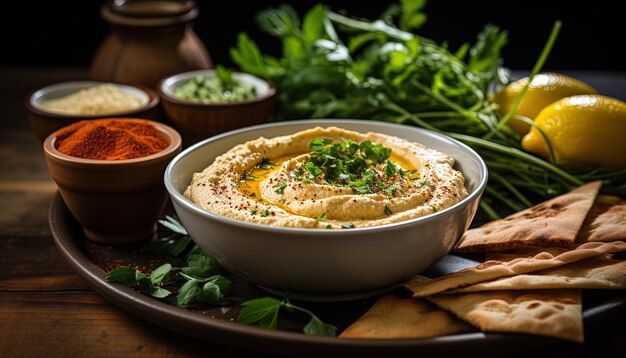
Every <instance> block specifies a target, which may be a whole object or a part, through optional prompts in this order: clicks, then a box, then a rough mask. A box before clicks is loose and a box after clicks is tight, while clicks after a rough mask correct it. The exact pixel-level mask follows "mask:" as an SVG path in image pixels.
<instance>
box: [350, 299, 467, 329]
mask: <svg viewBox="0 0 626 358" xmlns="http://www.w3.org/2000/svg"><path fill="white" fill-rule="evenodd" d="M471 331H475V328H474V327H472V326H471V325H469V324H467V323H465V322H463V321H461V320H459V319H458V318H456V317H454V316H453V315H451V314H450V313H448V312H447V311H444V310H441V309H439V308H437V307H436V306H433V305H432V304H430V303H428V302H426V301H424V300H420V299H414V298H404V299H403V298H398V297H396V296H394V295H385V296H383V297H381V298H380V299H379V300H378V301H377V302H376V303H375V304H374V305H373V306H372V307H371V308H370V309H369V310H368V311H367V312H366V313H365V314H364V315H363V316H361V318H359V319H358V320H356V321H355V322H354V323H352V324H351V325H350V326H349V327H348V328H346V329H345V330H344V331H343V332H341V334H340V335H339V338H378V339H392V338H423V337H434V336H445V335H449V334H457V333H464V332H471Z"/></svg>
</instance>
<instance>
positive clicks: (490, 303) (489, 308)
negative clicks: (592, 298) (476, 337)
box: [426, 290, 583, 342]
mask: <svg viewBox="0 0 626 358" xmlns="http://www.w3.org/2000/svg"><path fill="white" fill-rule="evenodd" d="M426 299H427V300H429V301H431V302H433V303H434V304H436V305H437V306H439V307H441V308H443V309H445V310H447V311H450V312H452V313H454V314H455V315H456V316H457V317H459V318H461V319H463V320H465V321H467V322H469V323H471V324H473V325H475V326H476V327H479V328H480V330H481V331H485V332H515V333H527V334H534V335H542V336H549V337H555V338H561V339H567V340H571V341H575V342H583V320H582V304H581V296H580V291H579V290H539V291H534V290H526V291H488V292H475V293H461V294H455V295H434V296H429V297H427V298H426Z"/></svg>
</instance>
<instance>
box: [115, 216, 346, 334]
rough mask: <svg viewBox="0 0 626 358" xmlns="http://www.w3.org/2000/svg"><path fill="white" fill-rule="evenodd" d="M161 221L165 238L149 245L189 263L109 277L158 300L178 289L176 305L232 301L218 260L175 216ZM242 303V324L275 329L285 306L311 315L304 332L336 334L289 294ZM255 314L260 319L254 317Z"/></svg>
mask: <svg viewBox="0 0 626 358" xmlns="http://www.w3.org/2000/svg"><path fill="white" fill-rule="evenodd" d="M159 222H160V223H161V224H162V225H163V226H164V227H165V229H166V231H168V232H167V233H166V234H165V235H164V237H160V238H157V239H156V240H155V242H151V243H150V244H148V245H149V248H151V249H154V248H155V247H156V248H160V250H161V251H160V252H161V253H165V252H168V253H170V254H171V255H173V256H175V258H177V257H176V256H182V254H183V253H186V254H185V256H184V259H185V263H186V265H184V266H181V267H176V266H174V265H172V264H171V263H165V264H163V265H161V266H159V267H157V268H156V269H154V270H153V271H152V272H150V273H144V272H141V271H140V270H137V269H135V268H132V267H118V268H116V269H113V270H111V271H110V272H109V273H108V274H107V275H106V280H107V281H109V282H112V283H118V284H121V285H124V286H127V287H131V288H133V289H136V290H137V291H138V292H140V293H142V294H145V295H150V296H152V297H155V298H158V299H163V298H166V297H169V296H171V295H172V294H173V292H176V304H177V305H178V306H180V307H191V306H199V305H220V306H221V305H226V304H230V303H232V300H229V297H228V294H229V293H230V289H231V284H232V282H231V280H229V279H228V278H227V277H225V276H223V275H222V274H221V271H222V268H221V267H220V265H219V264H218V263H217V261H215V260H214V259H213V258H212V257H210V256H208V255H206V254H205V253H203V252H202V250H200V248H199V247H198V246H197V245H195V244H193V241H191V238H190V237H189V235H188V234H187V230H186V229H185V228H184V227H183V225H182V224H181V223H180V221H179V220H178V218H177V217H176V216H166V217H165V219H164V220H159ZM187 240H189V241H187ZM172 248H175V249H172ZM166 287H167V288H166ZM241 306H242V307H243V308H242V310H241V314H240V315H239V320H238V322H239V323H243V324H254V325H258V326H260V327H264V328H268V329H275V328H276V324H277V321H278V311H279V310H280V309H283V308H284V309H285V310H287V311H288V312H296V311H298V312H301V313H306V314H308V315H309V316H310V317H311V319H310V321H309V323H307V325H306V326H304V328H303V332H304V333H305V334H310V335H325V336H328V335H332V336H334V335H336V332H337V328H336V327H335V326H333V325H330V324H327V323H324V322H322V321H321V320H320V319H319V318H318V317H317V316H316V315H315V314H314V313H313V312H311V311H309V310H307V309H305V308H302V307H299V306H296V305H294V304H292V303H291V302H289V300H288V299H287V298H286V297H285V298H283V299H282V301H281V300H278V299H276V298H272V297H261V298H257V299H252V300H249V301H246V302H243V303H241ZM263 310H268V312H267V314H266V315H264V314H263V313H262V311H263ZM242 317H243V318H242ZM255 317H259V318H258V319H254V318H255Z"/></svg>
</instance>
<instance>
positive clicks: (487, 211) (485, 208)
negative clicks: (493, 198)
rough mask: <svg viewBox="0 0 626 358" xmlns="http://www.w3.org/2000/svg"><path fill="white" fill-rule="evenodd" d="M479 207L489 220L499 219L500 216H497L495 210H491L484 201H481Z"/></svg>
mask: <svg viewBox="0 0 626 358" xmlns="http://www.w3.org/2000/svg"><path fill="white" fill-rule="evenodd" d="M479 205H480V208H481V209H483V211H484V212H485V214H487V216H488V217H489V218H490V219H491V220H497V219H500V215H498V213H497V212H496V211H495V210H493V208H492V207H491V205H489V204H488V203H487V201H486V200H481V201H480V204H479Z"/></svg>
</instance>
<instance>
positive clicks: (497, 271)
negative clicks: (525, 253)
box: [404, 241, 626, 297]
mask: <svg viewBox="0 0 626 358" xmlns="http://www.w3.org/2000/svg"><path fill="white" fill-rule="evenodd" d="M620 251H626V242H623V241H613V242H588V243H584V244H581V245H578V246H576V247H575V248H574V249H572V250H569V251H564V252H561V253H559V251H557V252H555V251H553V250H552V249H549V250H545V251H542V252H540V253H538V254H536V255H534V256H532V257H519V258H516V259H513V260H511V261H497V260H490V261H485V262H483V263H482V264H480V265H478V266H475V267H469V268H466V269H465V270H461V271H459V272H455V273H452V274H449V275H445V276H441V277H439V278H436V279H434V280H429V281H424V280H423V277H422V276H419V275H418V276H415V277H414V278H412V279H411V280H409V281H408V282H406V283H404V287H406V288H408V289H409V290H410V291H411V292H413V297H424V296H429V295H433V294H436V293H440V292H444V291H447V290H451V289H455V288H458V287H465V286H469V285H473V284H476V283H479V282H484V281H492V280H495V279H497V278H500V277H508V276H514V275H520V274H525V273H529V272H534V271H539V270H545V269H549V268H553V267H558V266H561V265H565V264H568V263H571V262H576V261H579V260H583V259H586V258H590V257H594V256H601V255H606V254H608V253H612V252H620ZM554 253H557V254H556V255H554Z"/></svg>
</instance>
